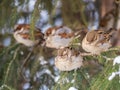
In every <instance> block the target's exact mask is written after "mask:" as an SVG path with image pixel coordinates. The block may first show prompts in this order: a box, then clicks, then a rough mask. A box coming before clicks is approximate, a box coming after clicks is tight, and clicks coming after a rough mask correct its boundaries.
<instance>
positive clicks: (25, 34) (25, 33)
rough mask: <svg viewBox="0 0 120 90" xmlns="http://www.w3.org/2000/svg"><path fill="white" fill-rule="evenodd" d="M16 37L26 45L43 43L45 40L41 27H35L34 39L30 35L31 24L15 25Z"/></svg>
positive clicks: (14, 34)
mask: <svg viewBox="0 0 120 90" xmlns="http://www.w3.org/2000/svg"><path fill="white" fill-rule="evenodd" d="M13 36H14V38H15V39H16V41H17V42H18V43H21V44H24V45H25V46H28V47H32V46H35V45H37V44H42V43H43V42H44V34H43V33H42V32H41V30H40V29H38V28H35V30H34V39H35V40H32V39H31V36H30V24H17V25H15V27H14V33H13Z"/></svg>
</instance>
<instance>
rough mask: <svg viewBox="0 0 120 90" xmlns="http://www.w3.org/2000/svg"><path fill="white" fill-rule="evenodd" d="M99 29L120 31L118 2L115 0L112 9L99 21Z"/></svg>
mask: <svg viewBox="0 0 120 90" xmlns="http://www.w3.org/2000/svg"><path fill="white" fill-rule="evenodd" d="M100 28H104V29H105V30H109V29H110V28H115V29H120V0H115V1H114V8H113V9H112V10H110V11H109V12H108V13H106V14H105V16H104V17H103V18H102V19H101V20H100Z"/></svg>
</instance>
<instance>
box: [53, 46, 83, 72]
mask: <svg viewBox="0 0 120 90" xmlns="http://www.w3.org/2000/svg"><path fill="white" fill-rule="evenodd" d="M82 65H83V57H82V56H81V55H80V52H79V51H77V50H75V49H74V48H70V47H66V48H61V49H58V54H57V56H56V57H55V66H56V67H57V68H58V69H59V70H60V71H71V70H74V69H77V68H80V67H81V66H82Z"/></svg>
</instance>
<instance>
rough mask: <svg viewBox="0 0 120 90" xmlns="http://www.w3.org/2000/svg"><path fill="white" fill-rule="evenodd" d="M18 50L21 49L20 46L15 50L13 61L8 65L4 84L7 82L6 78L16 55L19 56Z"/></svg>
mask: <svg viewBox="0 0 120 90" xmlns="http://www.w3.org/2000/svg"><path fill="white" fill-rule="evenodd" d="M18 50H19V47H18V48H17V49H16V51H15V52H14V56H13V59H12V60H11V62H10V63H9V65H8V68H7V71H6V75H5V79H4V84H5V83H6V80H7V78H8V74H9V71H10V67H11V65H12V63H13V62H14V60H15V58H16V56H17V53H18Z"/></svg>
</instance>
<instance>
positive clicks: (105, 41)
mask: <svg viewBox="0 0 120 90" xmlns="http://www.w3.org/2000/svg"><path fill="white" fill-rule="evenodd" d="M113 36H114V30H112V29H111V30H109V32H108V31H107V32H105V31H104V30H92V31H89V32H88V33H87V34H86V36H85V37H84V39H83V41H82V48H83V49H84V50H85V51H86V52H89V53H91V54H100V53H101V52H103V51H106V50H108V49H109V48H110V47H112V43H113V42H112V41H114V40H113Z"/></svg>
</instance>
